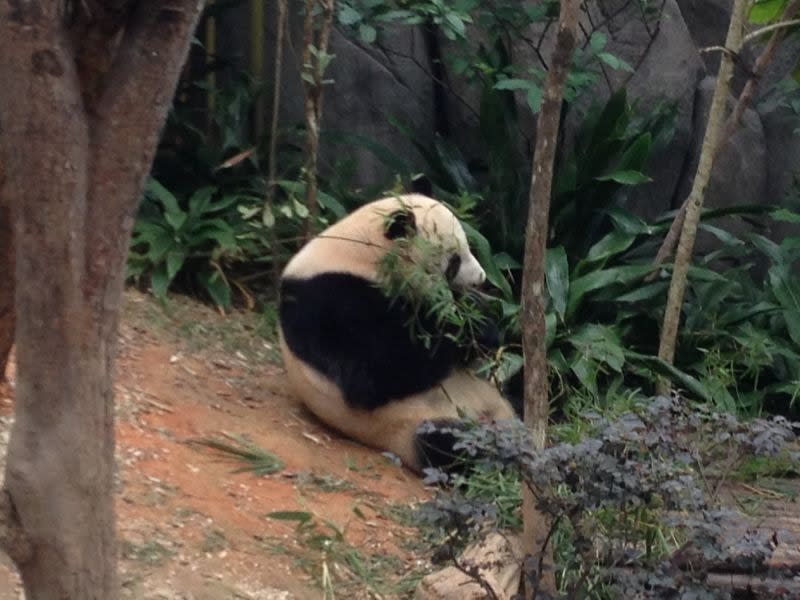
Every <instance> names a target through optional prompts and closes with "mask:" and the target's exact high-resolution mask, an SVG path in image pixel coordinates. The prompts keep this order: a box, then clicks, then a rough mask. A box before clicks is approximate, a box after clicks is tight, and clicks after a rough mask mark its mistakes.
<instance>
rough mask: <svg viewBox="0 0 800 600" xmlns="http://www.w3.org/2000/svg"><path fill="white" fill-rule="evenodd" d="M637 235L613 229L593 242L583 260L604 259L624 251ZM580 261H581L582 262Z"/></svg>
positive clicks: (594, 260)
mask: <svg viewBox="0 0 800 600" xmlns="http://www.w3.org/2000/svg"><path fill="white" fill-rule="evenodd" d="M637 237H638V236H637V235H636V234H630V233H625V232H624V231H620V230H614V231H612V232H611V233H609V234H608V235H606V236H605V237H603V238H602V239H600V241H599V242H597V243H596V244H594V245H593V246H592V247H591V248H589V252H588V253H587V254H586V258H585V259H584V261H585V262H598V261H604V260H606V259H608V258H610V257H612V256H616V255H618V254H621V253H622V252H625V250H627V249H628V248H630V247H631V244H633V242H634V240H636V238H637ZM584 261H581V262H584Z"/></svg>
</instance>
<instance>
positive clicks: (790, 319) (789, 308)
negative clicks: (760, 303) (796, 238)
mask: <svg viewBox="0 0 800 600" xmlns="http://www.w3.org/2000/svg"><path fill="white" fill-rule="evenodd" d="M768 274H769V284H770V288H771V289H772V293H773V294H775V298H776V299H777V300H778V302H779V303H780V305H781V308H782V309H783V318H784V320H785V321H786V328H787V329H788V330H789V335H790V336H791V338H792V340H793V341H794V343H795V344H798V345H800V280H798V278H797V277H796V276H794V275H793V274H792V272H791V270H790V267H789V266H788V265H785V264H779V265H773V266H772V267H771V268H770V270H769V273H768Z"/></svg>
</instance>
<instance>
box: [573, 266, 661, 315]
mask: <svg viewBox="0 0 800 600" xmlns="http://www.w3.org/2000/svg"><path fill="white" fill-rule="evenodd" d="M652 270H653V267H652V266H651V265H626V266H622V267H612V268H609V269H601V270H599V271H593V272H591V273H587V274H586V275H583V276H582V277H578V278H577V279H573V280H572V282H571V283H570V287H569V297H568V300H567V311H566V314H567V316H570V315H572V314H574V313H575V310H576V309H577V308H578V306H579V305H580V303H581V302H582V301H583V299H584V297H585V296H586V295H588V294H590V293H591V292H595V291H597V290H600V289H603V288H607V287H609V286H612V285H620V284H628V283H631V282H633V281H636V280H637V279H640V278H642V277H644V276H645V275H647V274H648V273H650V272H651V271H652Z"/></svg>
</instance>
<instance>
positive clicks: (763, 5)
mask: <svg viewBox="0 0 800 600" xmlns="http://www.w3.org/2000/svg"><path fill="white" fill-rule="evenodd" d="M786 2H787V0H756V2H754V3H753V6H752V7H751V8H750V15H749V19H750V22H751V23H755V24H756V25H766V24H767V23H771V22H772V21H774V20H775V19H777V18H778V17H779V16H780V15H781V13H782V12H783V9H784V7H785V6H786Z"/></svg>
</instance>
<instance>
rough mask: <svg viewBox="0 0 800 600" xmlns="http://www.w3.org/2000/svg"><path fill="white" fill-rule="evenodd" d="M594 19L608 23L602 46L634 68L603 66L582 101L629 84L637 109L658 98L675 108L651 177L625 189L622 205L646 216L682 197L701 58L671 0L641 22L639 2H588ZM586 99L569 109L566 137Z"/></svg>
mask: <svg viewBox="0 0 800 600" xmlns="http://www.w3.org/2000/svg"><path fill="white" fill-rule="evenodd" d="M592 13H593V22H595V23H597V22H606V23H607V25H606V26H605V27H604V28H603V30H602V31H604V32H605V33H606V34H607V35H608V40H609V41H608V45H607V47H606V50H607V51H608V52H610V53H611V54H613V55H615V56H618V57H619V58H622V59H623V60H625V61H626V62H627V63H628V64H629V65H631V66H632V67H633V68H634V73H633V74H631V73H628V72H626V71H622V70H618V71H614V70H611V69H608V68H605V69H604V77H602V78H601V79H600V81H599V83H598V85H597V89H596V90H595V91H593V92H592V93H590V94H587V96H586V100H587V101H588V100H592V101H598V102H604V101H605V100H607V99H608V97H609V96H610V94H611V90H614V89H618V88H619V87H620V86H623V85H627V89H628V99H629V101H633V100H637V101H638V106H639V109H640V110H647V109H648V107H650V108H652V107H654V106H656V105H657V104H658V103H659V102H662V101H666V102H671V103H674V104H675V105H676V107H677V114H676V117H675V122H674V127H675V132H674V136H673V138H672V140H671V141H670V143H669V144H668V145H667V147H666V148H662V149H661V150H660V151H657V152H654V154H653V156H652V157H651V161H650V164H649V167H648V173H649V174H650V176H651V177H652V178H653V182H652V183H649V184H645V185H641V186H637V187H635V188H631V189H629V190H627V201H626V205H627V206H628V207H629V208H630V209H631V210H632V211H634V212H635V213H636V214H638V215H641V216H643V217H645V218H647V219H651V218H654V217H656V216H659V215H661V214H663V213H664V212H665V211H667V210H669V209H670V208H674V207H675V205H676V203H678V202H680V200H679V199H678V198H677V192H678V187H679V184H680V180H681V174H682V173H683V171H684V168H685V163H686V160H687V158H688V156H689V155H690V153H691V150H692V130H693V126H694V106H695V92H696V87H697V83H698V82H699V80H700V78H701V77H702V75H703V74H704V67H703V63H702V61H701V60H700V57H699V55H698V53H697V49H696V48H695V45H694V42H693V41H692V38H691V36H690V35H689V30H688V29H687V27H686V23H684V21H683V17H682V16H681V13H680V10H679V9H678V5H677V4H676V2H675V0H666V2H665V3H664V9H663V13H662V14H661V17H660V19H659V20H655V19H651V20H649V22H647V23H645V22H644V21H643V20H642V18H641V13H640V12H639V8H638V4H637V3H629V2H625V1H624V0H602V1H599V2H597V3H595V4H593V7H592ZM585 104H586V102H584V103H583V106H581V104H579V105H578V107H577V110H573V111H571V114H570V116H569V118H568V121H567V137H568V138H569V137H570V136H574V135H575V133H574V132H575V131H577V128H578V125H579V123H580V120H581V118H582V113H583V110H581V109H582V108H585Z"/></svg>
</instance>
